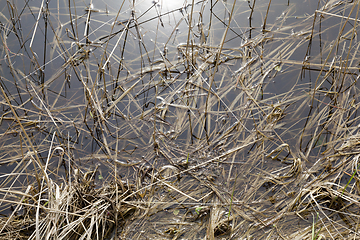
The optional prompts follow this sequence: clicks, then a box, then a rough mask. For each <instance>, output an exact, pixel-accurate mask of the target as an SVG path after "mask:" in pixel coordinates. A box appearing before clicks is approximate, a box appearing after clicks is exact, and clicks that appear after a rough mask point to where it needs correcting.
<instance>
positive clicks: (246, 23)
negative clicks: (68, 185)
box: [0, 0, 351, 176]
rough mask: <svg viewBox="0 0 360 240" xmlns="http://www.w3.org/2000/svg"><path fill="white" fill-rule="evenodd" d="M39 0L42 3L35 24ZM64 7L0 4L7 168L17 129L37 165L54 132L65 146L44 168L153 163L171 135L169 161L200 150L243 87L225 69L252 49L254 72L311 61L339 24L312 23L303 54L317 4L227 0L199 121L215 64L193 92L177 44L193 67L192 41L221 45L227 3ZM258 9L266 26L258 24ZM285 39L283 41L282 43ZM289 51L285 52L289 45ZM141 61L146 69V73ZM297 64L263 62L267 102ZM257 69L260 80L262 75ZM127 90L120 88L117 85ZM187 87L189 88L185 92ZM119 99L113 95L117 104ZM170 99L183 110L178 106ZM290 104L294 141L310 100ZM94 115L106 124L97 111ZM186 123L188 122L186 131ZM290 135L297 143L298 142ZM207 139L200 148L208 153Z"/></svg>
mask: <svg viewBox="0 0 360 240" xmlns="http://www.w3.org/2000/svg"><path fill="white" fill-rule="evenodd" d="M331 3H333V2H331ZM41 4H43V12H42V13H41V14H40V17H39V21H37V19H38V16H39V15H38V14H39V9H40V6H41ZM70 4H71V5H70V6H69V5H68V2H67V1H49V2H43V3H42V2H41V1H26V2H22V1H12V2H8V3H5V2H4V1H3V2H2V3H0V8H1V13H2V15H1V16H0V20H1V24H2V25H1V27H2V28H1V35H2V37H1V39H2V46H1V58H0V63H1V68H0V74H1V84H2V86H3V89H4V93H2V97H1V101H2V105H1V109H0V114H1V115H2V122H1V125H0V129H1V141H0V142H1V144H2V149H1V162H2V163H3V165H2V167H1V172H10V171H11V170H12V169H13V168H14V166H15V165H14V164H13V165H8V163H13V162H17V161H20V160H21V159H23V158H24V155H25V154H26V152H27V151H29V149H31V147H30V144H29V143H27V144H25V142H26V141H28V139H27V137H26V136H25V134H24V132H22V131H23V129H22V127H24V129H25V131H26V133H27V134H28V135H29V139H31V142H32V144H33V145H34V147H35V148H36V149H37V151H38V154H39V157H40V159H41V160H42V161H43V162H45V161H46V159H47V156H48V152H49V149H50V145H51V142H52V135H53V133H54V132H55V133H56V138H55V140H54V142H53V149H54V148H55V147H56V146H64V147H65V146H66V147H67V148H68V149H67V150H66V151H67V152H68V154H67V155H66V158H62V157H61V156H60V155H59V153H58V152H56V151H55V152H54V155H53V158H52V160H53V161H52V163H51V166H52V167H53V168H58V166H63V167H64V166H66V165H65V163H66V161H69V159H70V161H71V162H73V163H74V164H78V165H80V166H90V167H94V166H95V165H101V166H102V167H101V169H102V171H106V172H107V171H109V173H110V174H111V170H108V169H109V168H110V169H111V166H112V165H111V164H112V163H113V162H114V160H115V159H117V160H119V161H121V163H124V164H128V163H133V162H137V161H143V163H144V164H145V163H147V161H153V160H154V158H156V154H155V151H154V148H155V149H156V145H157V144H154V143H156V141H159V142H161V141H169V142H171V143H172V144H173V145H172V146H173V147H174V148H176V149H177V150H176V151H177V152H178V154H177V155H176V154H175V155H176V156H177V157H178V158H179V159H176V158H175V160H180V158H182V157H184V156H186V153H188V152H190V151H193V150H194V149H198V148H199V145H198V144H200V142H201V139H205V138H208V142H209V141H210V142H211V141H214V142H216V141H217V140H218V139H221V134H222V133H223V132H224V130H225V129H226V128H229V127H231V126H232V125H233V124H234V123H236V122H237V121H238V120H239V119H240V118H241V117H242V111H240V110H239V109H242V107H243V105H244V103H246V101H241V100H239V99H238V100H236V101H234V99H237V96H240V95H241V94H242V90H241V88H228V87H224V86H228V85H229V84H237V81H238V79H237V76H235V77H234V73H236V71H237V70H238V69H240V68H241V67H242V66H244V65H246V62H247V61H249V60H250V59H251V57H252V56H258V57H259V58H257V59H256V61H255V62H254V64H257V65H256V67H257V68H258V67H261V66H264V72H265V71H266V69H269V67H270V65H271V64H270V63H271V62H272V61H274V62H275V60H274V59H278V60H279V59H282V58H284V59H287V60H289V62H290V60H291V61H296V62H298V63H299V62H300V63H301V62H302V61H304V59H305V58H306V56H311V57H312V58H311V59H316V60H317V62H318V63H321V61H323V59H324V58H326V56H322V55H321V54H322V51H323V50H324V49H325V47H326V45H329V44H330V42H331V41H333V40H334V37H332V36H333V35H334V34H333V33H335V34H336V33H337V31H338V30H339V27H340V26H339V25H338V24H339V21H338V20H337V19H333V18H331V19H330V20H329V21H326V20H324V23H323V25H322V26H321V28H322V29H323V30H324V29H327V28H328V29H329V31H324V33H323V34H322V35H321V39H320V35H316V37H315V38H314V40H313V43H312V45H311V52H310V51H309V46H310V45H309V43H308V42H307V40H306V37H307V36H308V35H309V32H306V31H310V30H311V24H312V19H313V18H311V17H309V16H310V15H312V14H313V13H314V11H315V9H317V8H318V4H317V3H316V2H315V1H301V2H299V1H296V2H295V1H283V0H281V1H280V0H279V1H272V2H271V5H270V7H269V11H268V13H267V9H268V1H256V4H255V5H254V6H252V4H253V2H252V1H250V2H247V1H237V2H236V4H235V6H234V10H233V15H232V20H231V23H230V27H229V29H228V30H227V31H228V32H227V35H226V37H225V41H224V42H223V46H222V47H223V49H224V51H223V52H224V53H226V54H228V56H225V55H224V56H223V60H224V64H221V65H219V67H218V69H217V74H216V75H215V77H214V85H212V90H213V91H215V92H217V93H218V95H219V96H222V97H221V101H219V103H218V104H214V105H212V107H211V110H212V111H214V112H215V111H218V112H217V113H214V115H212V116H211V117H209V118H208V119H207V120H202V119H201V116H202V115H201V114H202V112H203V111H204V110H203V108H201V107H200V106H201V105H202V104H204V102H205V101H206V94H207V90H206V89H208V88H209V86H208V84H209V79H210V78H211V72H212V71H214V66H208V68H207V70H206V71H204V73H202V74H201V76H202V82H201V81H200V82H199V83H198V84H199V85H201V87H203V89H200V90H199V89H197V90H194V89H191V88H190V87H189V86H188V85H187V84H184V81H186V80H187V79H189V78H190V77H191V75H190V73H192V72H191V71H190V72H189V73H188V74H187V73H186V71H187V70H186V69H185V64H183V62H191V61H194V59H186V58H184V56H183V54H182V53H181V51H187V52H189V51H192V52H193V55H192V56H193V58H195V65H196V66H197V67H199V66H200V65H201V64H202V63H204V62H205V61H204V60H203V59H200V58H198V57H199V56H206V52H205V50H204V48H202V47H199V46H202V45H206V46H209V48H207V51H208V52H211V51H212V50H213V49H215V48H217V47H218V46H219V44H221V43H222V37H223V34H224V32H225V31H226V29H227V24H228V21H229V12H231V9H232V8H233V1H194V4H192V2H191V1H185V2H184V1H159V2H155V1H148V0H147V1H134V2H133V3H129V2H125V1H124V2H121V1H102V2H100V1H99V2H95V1H94V2H92V3H90V2H84V1H80V2H71V3H70ZM251 7H253V8H254V11H251ZM339 11H340V10H339ZM346 11H348V8H347V9H346ZM250 16H251V18H250ZM265 18H266V25H265V29H266V30H267V31H266V32H265V33H263V32H264V31H263V24H264V19H265ZM87 19H90V21H88V20H87ZM71 22H72V24H71ZM305 25H306V26H305ZM189 26H191V27H192V28H191V31H189ZM319 27H320V26H319V25H318V26H317V28H319ZM350 27H351V26H349V28H350ZM304 29H305V30H304ZM34 31H35V34H34ZM301 31H305V32H301ZM189 34H190V37H188V36H189ZM261 37H265V38H267V39H268V40H266V41H262V42H261V44H259V45H257V46H256V47H254V48H253V49H250V50H249V49H248V50H246V51H247V52H245V50H244V49H240V47H241V46H244V44H246V43H247V42H249V41H251V40H254V41H255V42H256V39H260V38H261ZM187 43H189V45H188V47H186V45H187ZM284 43H287V44H285V45H283V46H282V44H284ZM292 49H295V51H294V52H291V51H292ZM272 51H274V52H272ZM338 51H339V52H341V49H339V50H338ZM240 52H241V53H242V54H245V55H246V54H249V58H247V59H246V60H244V57H241V54H239V53H240ZM263 53H264V54H266V55H262V54H263ZM251 54H252V56H250V55H251ZM7 56H9V57H7ZM226 57H227V60H226V61H225V59H226ZM262 57H263V58H262ZM261 58H262V59H261ZM196 59H197V60H196ZM260 59H261V60H260ZM278 60H276V61H278ZM182 61H183V62H182ZM196 61H198V62H196ZM10 62H11V63H10ZM177 63H180V64H179V65H178V66H177V67H174V68H172V71H170V72H166V71H163V70H164V66H163V65H162V66H161V68H162V71H163V73H161V74H159V69H158V68H157V67H158V66H160V64H166V65H167V66H174V65H175V66H176V64H177ZM193 64H194V63H193ZM150 67H154V69H155V70H151V71H150V70H149V68H150ZM301 68H302V66H301V65H299V64H292V63H289V64H286V63H284V64H282V65H281V70H274V69H275V68H274V69H270V70H271V74H269V77H267V78H266V79H265V81H264V88H263V91H264V93H263V98H264V99H265V98H269V100H268V101H266V102H267V104H270V105H271V104H276V103H277V102H281V101H282V100H284V99H285V98H286V96H289V95H292V94H293V95H294V96H299V95H301V94H302V93H301V92H303V91H304V90H306V89H309V88H310V87H311V84H312V81H314V78H316V77H317V73H316V72H313V71H306V70H301ZM253 71H255V70H253ZM264 72H263V73H262V74H264ZM258 74H260V73H258ZM258 76H259V78H261V74H260V75H258ZM44 84H45V87H44ZM255 85H256V81H255V82H254V86H255ZM294 86H295V88H294ZM324 86H327V85H326V83H325V84H324ZM128 89H130V90H129V94H124V92H126V91H127V90H128ZM222 89H224V90H222ZM192 91H193V92H194V93H195V94H198V96H199V97H197V98H194V96H191V94H190V93H191V92H192ZM287 94H289V95H287ZM5 95H6V96H7V97H5ZM169 96H171V97H169ZM119 98H121V101H120V100H119V101H117V99H119ZM9 101H10V102H11V105H13V106H15V107H14V110H12V109H11V108H10V106H9ZM323 101H326V99H323ZM166 104H169V105H166ZM179 104H183V105H188V106H191V107H188V108H185V109H183V108H179V107H178V105H179ZM300 104H301V103H293V102H292V104H291V105H290V106H289V111H290V112H291V113H294V112H295V113H296V114H297V116H296V118H297V119H295V118H294V116H293V115H292V114H289V115H287V116H288V118H285V120H284V122H285V128H288V127H290V126H292V127H293V128H294V130H293V131H292V130H290V131H288V132H286V133H283V134H284V135H283V136H284V138H285V139H292V138H293V137H294V135H297V134H298V132H299V131H300V129H301V128H302V127H303V126H304V124H305V123H304V122H305V120H304V118H305V117H306V115H307V111H308V109H305V110H303V111H301V112H298V113H297V112H296V110H297V107H298V106H299V105H300ZM166 106H168V109H167V110H168V113H166V114H167V115H166V118H164V116H161V114H164V113H165V112H164V110H165V109H164V107H166ZM230 108H231V109H233V110H229V109H230ZM99 109H101V111H100V110H99ZM236 109H237V110H236ZM13 111H16V114H17V117H18V119H19V120H17V119H16V117H15V116H14V114H13ZM184 112H189V114H187V115H186V114H184ZM49 113H50V114H49ZM102 114H103V116H102ZM104 114H105V115H106V114H107V115H106V116H105V118H106V121H105V120H104V119H101V118H103V117H104ZM159 116H160V117H159ZM99 119H100V120H101V121H99ZM189 119H190V120H189ZM18 121H20V122H21V124H22V127H21V126H20V125H19V123H18ZM189 121H190V122H191V121H192V124H193V125H192V129H191V131H190V130H189V129H190V125H189ZM287 121H288V122H287ZM295 123H296V124H295ZM246 127H247V128H248V129H249V131H251V130H252V128H253V126H252V124H251V123H246ZM246 134H247V133H245V135H246ZM297 136H298V135H297ZM292 141H294V140H292ZM294 144H298V145H299V142H298V141H297V140H296V141H294ZM210 145H211V144H210ZM214 146H215V144H213V145H212V147H208V148H207V150H206V151H204V153H203V154H204V155H206V154H207V153H209V154H210V153H211V154H212V153H213V152H215V151H216V147H214ZM230 146H231V145H230ZM116 149H117V151H116ZM211 154H210V155H211ZM210 155H209V156H210ZM209 156H205V157H209ZM141 159H145V160H141ZM65 160H66V161H65ZM107 167H109V168H107ZM61 169H63V168H61ZM58 170H59V171H64V170H60V168H58ZM121 171H122V174H123V175H127V176H130V175H131V174H132V173H131V169H130V170H129V169H128V168H126V167H125V168H124V170H121ZM104 174H105V175H107V173H104Z"/></svg>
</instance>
